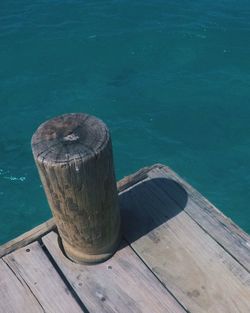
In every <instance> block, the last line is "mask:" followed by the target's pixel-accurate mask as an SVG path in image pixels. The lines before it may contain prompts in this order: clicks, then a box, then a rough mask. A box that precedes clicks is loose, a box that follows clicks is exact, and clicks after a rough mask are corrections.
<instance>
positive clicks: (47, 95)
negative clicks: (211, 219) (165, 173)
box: [0, 0, 250, 243]
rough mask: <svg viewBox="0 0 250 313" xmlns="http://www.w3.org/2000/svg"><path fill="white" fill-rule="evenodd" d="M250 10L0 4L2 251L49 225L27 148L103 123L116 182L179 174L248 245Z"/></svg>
mask: <svg viewBox="0 0 250 313" xmlns="http://www.w3.org/2000/svg"><path fill="white" fill-rule="evenodd" d="M249 39H250V2H249V1H244V0H242V1H240V2H238V1H232V0H227V1H222V0H218V1H217V2H214V1H207V0H204V1H201V0H200V1H183V0H182V1H176V0H175V1H166V0H165V1H159V0H152V1H145V0H144V1H125V0H123V1H122V0H120V1H118V0H117V1H105V0H101V1H93V0H86V1H76V0H68V1H66V0H40V1H38V0H1V1H0V123H1V134H0V243H3V242H5V241H7V240H9V239H11V238H13V237H15V236H17V235H18V234H20V233H23V232H24V231H26V230H28V229H30V228H31V227H33V226H35V225H37V224H39V223H41V222H43V221H45V220H46V219H47V218H49V217H50V211H49V208H48V205H47V202H46V199H45V196H44V193H43V190H42V187H41V184H40V181H39V178H38V174H37V170H36V168H35V165H34V162H33V159H32V154H31V149H30V139H31V136H32V134H33V132H34V131H35V129H36V128H37V126H38V125H39V124H40V123H41V122H43V121H45V120H47V119H49V118H51V117H53V116H56V115H59V114H61V113H66V112H88V113H90V114H94V115H96V116H98V117H100V118H102V119H103V120H104V121H105V122H106V123H107V124H108V126H109V127H110V129H111V132H112V137H113V146H114V154H115V164H116V172H117V178H121V177H122V176H124V175H128V174H130V173H132V172H134V171H135V170H137V169H139V168H140V167H143V166H145V165H151V164H153V163H156V162H161V163H164V164H167V165H169V166H171V167H172V168H173V169H174V170H175V171H177V172H178V173H179V174H180V175H181V176H183V177H185V178H186V179H187V180H188V181H189V182H190V183H191V184H192V185H193V186H195V187H196V188H197V189H198V190H199V191H201V192H202V193H203V194H204V195H205V196H206V197H208V199H209V200H210V201H212V202H213V203H215V204H216V205H217V206H218V207H219V208H220V209H221V210H222V211H223V212H224V213H225V214H226V215H228V216H229V217H231V218H232V219H233V220H234V221H235V222H236V223H237V224H239V225H240V226H241V227H242V228H243V229H244V230H246V231H247V232H249V233H250V213H249V203H250V192H249V189H250V136H249V134H250V57H249V55H250V40H249Z"/></svg>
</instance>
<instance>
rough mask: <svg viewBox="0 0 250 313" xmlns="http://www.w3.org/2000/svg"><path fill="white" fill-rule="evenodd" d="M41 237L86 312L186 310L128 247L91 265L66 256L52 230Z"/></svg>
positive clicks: (178, 312) (171, 311) (174, 312)
mask: <svg viewBox="0 0 250 313" xmlns="http://www.w3.org/2000/svg"><path fill="white" fill-rule="evenodd" d="M42 240H43V242H44V244H45V246H46V248H47V249H48V251H49V253H50V254H51V256H52V257H53V259H54V260H55V262H56V263H57V265H58V266H59V267H60V269H61V270H62V272H63V273H64V275H65V277H66V278H67V280H68V281H69V283H70V284H71V285H72V287H73V288H74V290H75V291H76V293H77V294H78V296H79V297H80V298H81V300H82V301H83V302H84V304H85V305H86V307H87V309H88V310H89V312H90V313H95V312H102V313H105V312H106V313H118V312H119V313H128V312H133V313H152V312H157V313H161V312H162V313H163V312H164V313H167V312H169V313H184V312H186V311H185V310H184V309H183V308H182V307H181V306H180V305H179V304H178V303H177V302H176V300H175V299H174V298H173V297H172V296H171V295H170V294H169V292H168V291H167V290H166V289H165V288H164V287H163V285H162V284H161V283H160V282H159V281H158V280H157V279H156V277H155V276H154V275H153V274H152V273H151V272H150V270H149V269H148V268H147V267H146V266H145V265H144V264H143V262H142V261H141V260H140V259H139V258H138V257H137V255H136V254H135V253H134V252H133V250H132V249H131V248H130V247H129V246H124V245H123V246H121V248H120V250H119V251H118V252H117V253H116V254H115V255H114V256H113V257H112V258H111V259H109V260H107V261H106V262H104V263H101V264H97V265H94V266H93V265H79V264H76V263H73V262H72V261H70V260H69V259H67V258H66V257H65V256H64V255H63V253H62V251H61V250H60V248H59V246H58V242H57V234H56V233H54V232H51V233H49V234H48V235H46V236H45V237H43V239H42Z"/></svg>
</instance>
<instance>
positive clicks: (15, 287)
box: [0, 260, 44, 313]
mask: <svg viewBox="0 0 250 313" xmlns="http://www.w3.org/2000/svg"><path fill="white" fill-rule="evenodd" d="M0 299H1V301H0V312H3V313H13V312H15V313H25V312H32V313H44V310H43V308H42V307H41V305H40V304H39V302H38V301H37V300H36V298H35V297H34V295H33V294H32V293H31V292H30V290H29V288H28V286H27V285H26V284H25V283H24V282H23V281H22V280H20V279H18V278H17V277H16V276H15V274H14V273H13V272H12V271H11V269H10V268H9V267H8V266H7V264H5V263H4V261H3V260H0Z"/></svg>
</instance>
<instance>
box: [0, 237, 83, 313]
mask: <svg viewBox="0 0 250 313" xmlns="http://www.w3.org/2000/svg"><path fill="white" fill-rule="evenodd" d="M3 260H4V261H5V262H6V264H7V265H8V266H9V268H11V270H12V271H13V273H15V275H16V277H17V278H18V279H19V280H20V281H22V282H23V284H25V285H27V289H29V290H30V291H31V293H32V295H34V297H35V299H37V302H38V303H39V305H40V307H41V308H42V312H46V313H55V312H56V313H65V312H71V313H82V312H83V311H82V309H81V307H80V306H79V304H78V303H77V302H76V300H75V299H74V297H73V296H72V294H71V293H70V291H69V290H68V287H67V286H66V285H65V283H64V282H63V280H62V278H61V277H60V276H59V274H58V273H57V271H56V270H55V268H54V267H53V265H52V264H51V262H50V261H49V259H48V258H47V256H46V254H45V253H44V252H43V250H42V248H41V246H40V244H39V243H38V242H37V241H35V242H33V243H32V244H30V245H28V246H26V247H25V248H21V249H18V250H16V251H15V252H13V253H11V254H8V255H7V256H5V257H4V258H3ZM9 288H11V285H9ZM14 292H15V291H14V290H12V292H11V294H9V295H8V299H7V300H8V301H11V299H12V297H13V296H15V295H14ZM4 301H5V300H4V299H2V298H1V301H0V303H2V302H4ZM0 305H1V304H0ZM1 312H5V311H4V310H3V311H1ZM12 312H17V311H16V310H13V311H12ZM22 312H23V313H24V312H33V310H32V309H30V308H29V306H28V303H27V304H26V308H25V309H24V310H22ZM39 312H40V311H39Z"/></svg>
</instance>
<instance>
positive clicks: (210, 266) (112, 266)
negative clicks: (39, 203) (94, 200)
mask: <svg viewBox="0 0 250 313" xmlns="http://www.w3.org/2000/svg"><path fill="white" fill-rule="evenodd" d="M118 190H119V204H120V208H121V218H122V237H123V239H122V242H121V245H120V247H119V249H118V251H117V252H116V253H115V255H114V256H113V257H111V258H110V259H108V260H107V261H105V262H104V263H100V264H97V265H81V264H76V263H73V262H72V261H70V260H69V259H68V258H67V257H66V256H65V254H64V252H63V251H62V245H61V242H60V239H59V237H58V234H57V229H56V227H55V224H54V221H53V219H51V220H49V221H47V222H46V223H44V224H42V225H40V226H38V227H36V228H34V229H33V230H31V231H29V232H28V233H26V234H24V235H22V236H20V237H18V238H16V239H15V240H12V241H10V242H9V243H7V244H5V245H3V246H2V247H0V257H1V260H0V312H3V313H7V312H11V313H15V312H22V313H27V312H31V313H35V312H46V313H47V312H51V313H57V312H64V313H68V312H70V313H79V312H90V313H114V312H116V313H118V312H119V313H128V312H132V313H139V312H141V313H158V312H159V313H163V312H164V313H166V312H167V313H185V312H189V313H249V312H250V273H249V271H250V237H249V236H248V235H247V234H246V233H245V232H244V231H242V230H241V229H240V228H239V227H238V226H237V225H235V224H234V223H233V222H232V221H231V220H230V219H228V218H227V217H225V216H224V215H223V214H222V213H221V212H220V211H219V210H218V209H216V208H215V207H214V206H213V205H212V204H211V203H210V202H209V201H208V200H207V199H205V198H204V197H203V196H202V195H201V194H199V193H198V192H197V191H196V190H195V189H193V188H192V187H191V186H190V185H189V184H188V183H186V182H185V181H184V180H183V179H182V178H180V177H179V176H178V175H177V174H176V173H174V172H173V171H172V170H171V169H170V168H168V167H166V166H163V165H160V164H156V165H154V166H151V167H148V168H144V169H142V170H140V171H139V172H137V173H135V174H133V175H131V176H129V177H126V178H124V179H123V180H121V181H120V182H119V183H118Z"/></svg>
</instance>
